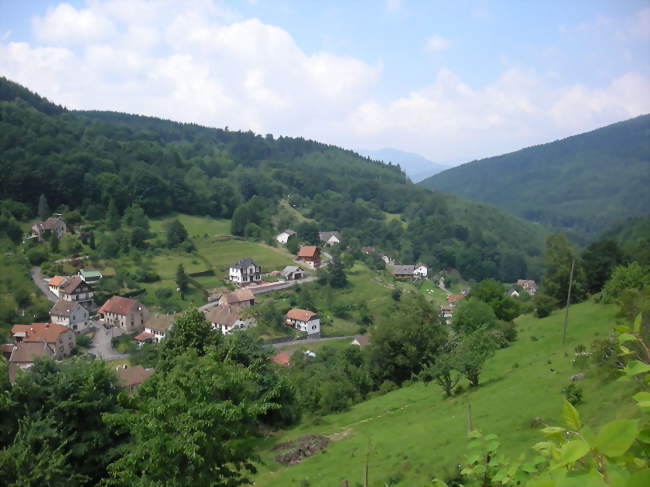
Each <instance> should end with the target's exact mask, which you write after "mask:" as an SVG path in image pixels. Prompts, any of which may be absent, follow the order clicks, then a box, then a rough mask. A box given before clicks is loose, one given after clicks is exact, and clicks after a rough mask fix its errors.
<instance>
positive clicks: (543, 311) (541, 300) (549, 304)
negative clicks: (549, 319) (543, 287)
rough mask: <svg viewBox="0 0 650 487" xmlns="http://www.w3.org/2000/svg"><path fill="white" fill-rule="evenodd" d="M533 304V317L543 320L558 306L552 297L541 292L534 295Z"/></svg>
mask: <svg viewBox="0 0 650 487" xmlns="http://www.w3.org/2000/svg"><path fill="white" fill-rule="evenodd" d="M533 304H534V305H535V316H537V317H538V318H544V317H546V316H548V315H550V314H551V313H552V312H553V310H554V309H555V308H556V307H557V305H558V303H557V300H556V299H555V298H554V297H552V296H549V295H548V294H544V293H542V292H538V293H537V294H535V298H534V299H533Z"/></svg>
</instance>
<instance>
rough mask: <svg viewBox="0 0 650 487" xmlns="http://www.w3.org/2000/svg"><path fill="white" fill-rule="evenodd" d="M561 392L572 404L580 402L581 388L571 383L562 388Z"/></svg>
mask: <svg viewBox="0 0 650 487" xmlns="http://www.w3.org/2000/svg"><path fill="white" fill-rule="evenodd" d="M562 394H564V397H566V400H567V401H569V402H570V403H571V404H573V405H574V406H575V405H577V404H580V403H581V402H582V388H580V387H578V386H577V385H575V384H573V383H571V384H569V385H568V386H566V387H565V388H564V389H562Z"/></svg>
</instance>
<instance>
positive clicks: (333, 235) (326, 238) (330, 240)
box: [318, 232, 341, 245]
mask: <svg viewBox="0 0 650 487" xmlns="http://www.w3.org/2000/svg"><path fill="white" fill-rule="evenodd" d="M318 237H319V238H320V241H321V242H323V243H324V244H325V245H338V244H340V243H341V235H340V234H339V232H318Z"/></svg>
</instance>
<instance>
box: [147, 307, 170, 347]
mask: <svg viewBox="0 0 650 487" xmlns="http://www.w3.org/2000/svg"><path fill="white" fill-rule="evenodd" d="M175 319H176V315H163V314H159V313H153V314H152V315H150V316H149V318H147V320H146V321H145V322H144V333H150V334H151V340H152V341H154V342H156V343H158V342H160V340H162V339H163V338H165V336H166V335H167V332H169V330H171V329H172V326H173V325H174V320H175Z"/></svg>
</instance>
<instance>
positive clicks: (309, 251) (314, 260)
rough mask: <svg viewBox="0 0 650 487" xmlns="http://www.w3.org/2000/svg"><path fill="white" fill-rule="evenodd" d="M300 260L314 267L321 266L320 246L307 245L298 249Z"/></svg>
mask: <svg viewBox="0 0 650 487" xmlns="http://www.w3.org/2000/svg"><path fill="white" fill-rule="evenodd" d="M297 257H298V259H297V260H298V261H300V262H304V263H305V264H306V265H308V266H309V267H311V268H312V269H316V268H317V267H320V248H319V247H317V246H315V245H306V246H303V247H300V250H298V256H297Z"/></svg>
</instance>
